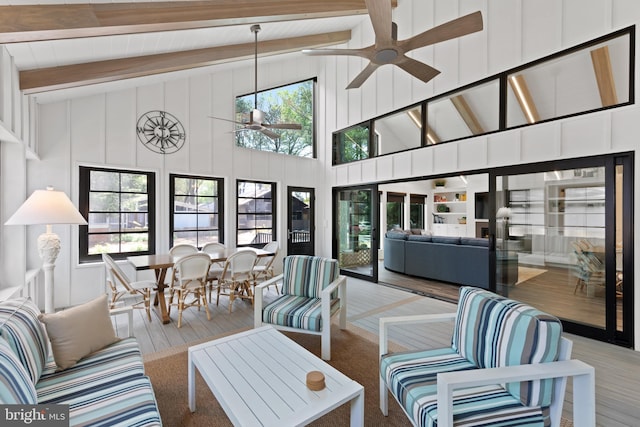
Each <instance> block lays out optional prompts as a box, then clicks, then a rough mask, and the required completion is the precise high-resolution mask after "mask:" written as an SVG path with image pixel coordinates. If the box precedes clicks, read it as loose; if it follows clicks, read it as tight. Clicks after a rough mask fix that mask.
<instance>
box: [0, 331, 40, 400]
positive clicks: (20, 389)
mask: <svg viewBox="0 0 640 427" xmlns="http://www.w3.org/2000/svg"><path fill="white" fill-rule="evenodd" d="M36 402H37V399H36V390H35V388H34V386H33V382H32V381H31V377H30V375H29V372H27V370H26V369H25V368H24V366H22V362H21V361H20V360H19V359H18V357H17V356H16V354H15V353H14V351H13V350H12V349H11V347H10V346H9V344H8V343H7V341H6V340H5V339H4V338H2V337H0V403H2V404H35V403H36Z"/></svg>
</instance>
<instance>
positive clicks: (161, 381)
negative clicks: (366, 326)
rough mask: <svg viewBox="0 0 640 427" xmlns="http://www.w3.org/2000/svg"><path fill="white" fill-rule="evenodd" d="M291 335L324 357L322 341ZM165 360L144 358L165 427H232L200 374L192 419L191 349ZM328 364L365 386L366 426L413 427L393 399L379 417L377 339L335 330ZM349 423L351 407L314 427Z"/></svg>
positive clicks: (364, 333) (395, 347) (169, 354)
mask: <svg viewBox="0 0 640 427" xmlns="http://www.w3.org/2000/svg"><path fill="white" fill-rule="evenodd" d="M286 335H287V336H288V337H290V338H291V339H293V340H294V341H296V342H297V343H298V344H300V345H301V346H303V347H305V348H306V349H307V350H309V351H311V352H312V353H314V354H315V355H316V356H318V357H319V356H320V337H318V336H314V335H307V334H297V333H286ZM215 338H218V337H215ZM212 339H213V338H212ZM390 349H391V350H393V351H398V350H402V348H401V347H400V346H398V345H395V344H393V343H392V344H390ZM162 354H163V355H164V357H157V356H154V355H150V356H149V357H145V364H144V367H145V371H146V373H147V375H148V376H149V378H150V379H151V383H152V384H153V390H154V392H155V394H156V399H157V401H158V408H159V409H160V415H161V417H162V423H163V425H165V426H171V427H174V426H175V427H177V426H184V427H196V426H197V427H200V426H212V427H214V426H215V427H218V426H220V427H226V426H231V425H232V424H231V422H230V421H229V419H228V418H227V416H226V414H225V413H224V411H223V410H222V408H221V407H220V405H219V404H218V402H217V401H216V399H215V398H214V397H213V394H212V393H211V391H210V390H209V388H208V387H207V385H206V383H205V382H204V380H203V379H202V377H201V376H200V375H199V374H197V375H196V407H197V410H196V412H195V413H193V414H192V413H191V412H190V411H189V406H188V402H187V360H188V357H187V351H186V348H185V349H184V350H182V351H177V352H162ZM329 363H330V364H331V365H332V366H333V367H335V368H336V369H338V370H340V371H341V372H343V373H345V374H346V375H348V376H349V377H350V378H352V379H354V380H355V381H357V382H358V383H360V384H362V385H363V386H364V388H365V410H364V412H365V426H385V427H386V426H390V427H393V426H407V427H408V426H411V423H410V422H409V420H408V419H407V418H406V416H405V415H404V412H402V409H400V406H399V405H398V404H396V403H395V402H394V401H393V399H392V398H391V399H390V401H389V416H388V417H385V416H383V415H382V412H380V408H379V402H378V370H377V369H378V344H377V336H376V335H374V334H371V333H370V332H368V331H365V330H363V329H361V328H358V327H356V326H353V325H352V324H348V327H347V329H346V330H340V329H339V328H337V327H335V329H334V330H333V331H332V337H331V361H330V362H329ZM349 419H350V412H349V404H345V405H343V406H341V407H339V408H337V409H336V410H334V411H332V412H330V413H328V414H326V415H324V416H323V417H321V418H320V419H318V420H316V421H314V422H313V423H311V424H309V425H310V426H314V427H335V426H348V425H349ZM282 427H286V426H282Z"/></svg>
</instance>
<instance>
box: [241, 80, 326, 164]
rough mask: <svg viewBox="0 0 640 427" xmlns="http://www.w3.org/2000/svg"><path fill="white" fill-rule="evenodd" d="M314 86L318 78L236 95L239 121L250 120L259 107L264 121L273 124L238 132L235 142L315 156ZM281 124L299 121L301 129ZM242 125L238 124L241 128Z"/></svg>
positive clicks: (257, 148)
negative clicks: (252, 113) (279, 126)
mask: <svg viewBox="0 0 640 427" xmlns="http://www.w3.org/2000/svg"><path fill="white" fill-rule="evenodd" d="M315 87H316V79H315V78H313V79H309V80H304V81H301V82H296V83H291V84H287V85H284V86H278V87H275V88H271V89H266V90H262V91H258V92H257V94H256V93H250V94H246V95H241V96H237V97H236V121H237V122H240V123H249V122H250V121H251V112H252V110H253V109H254V108H257V109H258V110H260V111H262V112H264V123H267V124H269V125H271V126H266V127H265V128H263V129H258V130H244V131H241V132H236V145H237V146H238V147H245V148H252V149H255V150H261V151H270V152H273V153H282V154H288V155H291V156H299V157H311V158H315V157H316V149H315V147H316V143H315V137H316V132H315ZM256 103H257V105H256ZM253 121H255V118H254V119H253ZM278 124H298V125H301V126H302V129H286V128H285V127H283V128H278V127H277V125H278ZM243 127H244V126H243V125H239V126H238V129H242V128H243ZM274 134H275V136H274ZM269 135H271V136H269Z"/></svg>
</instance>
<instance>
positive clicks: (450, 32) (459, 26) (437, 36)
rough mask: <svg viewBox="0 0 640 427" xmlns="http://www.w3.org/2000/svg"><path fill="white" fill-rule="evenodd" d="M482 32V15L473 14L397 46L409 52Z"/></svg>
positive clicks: (399, 43)
mask: <svg viewBox="0 0 640 427" xmlns="http://www.w3.org/2000/svg"><path fill="white" fill-rule="evenodd" d="M481 30H482V13H480V12H479V11H478V12H474V13H470V14H469V15H465V16H462V17H460V18H457V19H454V20H452V21H449V22H445V23H444V24H442V25H438V26H437V27H434V28H431V29H430V30H427V31H425V32H423V33H420V34H417V35H415V36H413V37H411V38H408V39H406V40H402V41H400V42H398V45H399V46H400V47H401V48H402V49H403V50H404V51H405V52H409V51H411V50H413V49H417V48H419V47H424V46H429V45H432V44H434V43H440V42H443V41H446V40H451V39H455V38H457V37H462V36H466V35H467V34H471V33H475V32H476V31H481Z"/></svg>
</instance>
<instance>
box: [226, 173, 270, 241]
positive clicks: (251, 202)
mask: <svg viewBox="0 0 640 427" xmlns="http://www.w3.org/2000/svg"><path fill="white" fill-rule="evenodd" d="M237 194H238V198H237V210H236V211H237V212H238V218H237V227H236V229H237V236H236V237H237V239H236V241H237V242H238V246H256V247H262V246H264V244H265V243H269V242H270V241H272V240H275V233H276V229H275V223H276V212H275V206H276V204H275V194H276V184H274V183H270V182H254V181H238V193H237Z"/></svg>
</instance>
